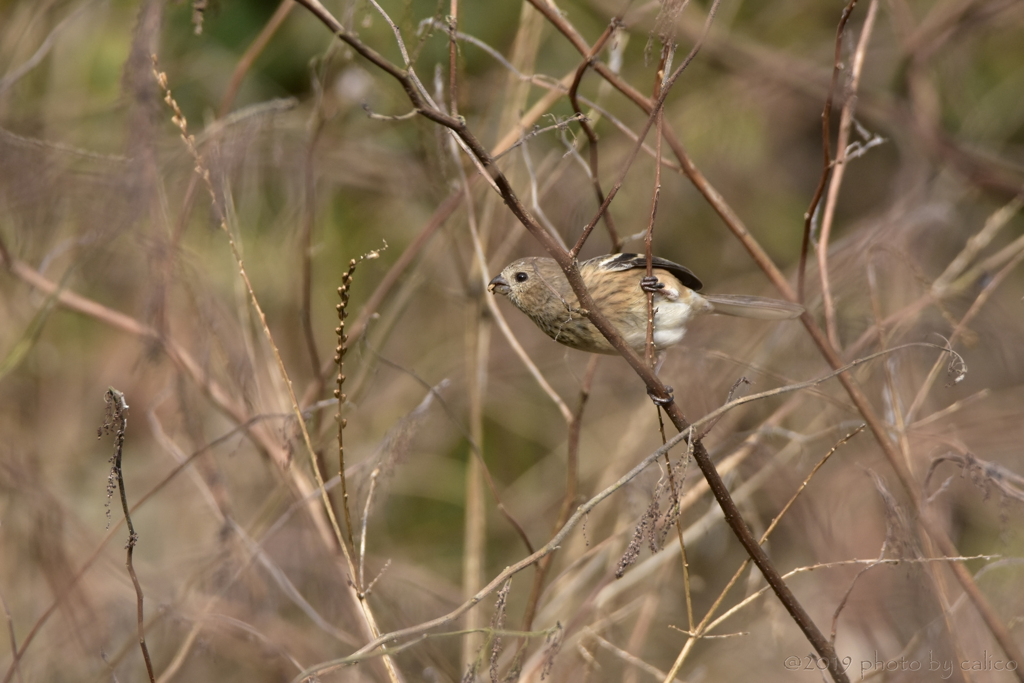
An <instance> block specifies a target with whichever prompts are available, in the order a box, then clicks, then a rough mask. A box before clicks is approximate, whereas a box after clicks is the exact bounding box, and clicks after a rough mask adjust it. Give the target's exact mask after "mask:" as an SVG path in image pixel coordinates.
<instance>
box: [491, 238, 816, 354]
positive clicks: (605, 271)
mask: <svg viewBox="0 0 1024 683" xmlns="http://www.w3.org/2000/svg"><path fill="white" fill-rule="evenodd" d="M652 265H653V266H654V268H653V273H654V276H655V277H656V278H657V282H652V283H649V286H650V287H651V288H652V289H653V291H654V307H655V315H654V346H655V348H656V349H658V350H661V349H665V348H667V347H669V346H673V345H675V344H678V343H679V342H680V341H681V340H682V338H683V335H684V334H685V333H686V325H687V323H689V321H690V320H691V319H692V318H693V317H694V316H696V315H699V314H701V313H724V314H726V315H735V316H740V317H745V318H759V319H762V320H786V319H790V318H795V317H797V316H799V315H800V314H801V313H803V310H804V309H803V307H801V306H798V305H796V304H791V303H789V302H787V301H778V300H776V299H764V298H761V297H752V296H729V295H701V294H698V293H697V291H698V290H700V288H701V287H702V286H703V285H702V283H701V281H700V280H699V279H698V278H697V276H696V275H694V274H693V273H691V272H690V271H689V270H688V269H687V268H684V267H683V266H681V265H679V264H678V263H673V262H671V261H667V260H665V259H662V258H657V257H655V258H654V259H653V261H652ZM646 268H647V260H646V258H645V257H644V256H642V255H638V254H610V255H607V256H598V257H597V258H592V259H590V260H588V261H584V262H583V263H581V264H580V275H581V276H582V277H583V283H584V284H585V285H586V286H587V289H588V290H589V291H590V295H591V296H592V297H593V298H594V302H595V303H596V304H597V306H598V308H600V309H601V311H602V312H603V313H604V314H605V315H606V316H607V317H608V320H609V322H611V324H612V325H614V326H615V328H616V329H617V330H618V331H619V332H620V333H621V334H622V336H623V338H624V339H625V340H626V343H627V344H629V345H630V346H631V347H632V348H633V350H634V351H636V352H637V353H643V351H644V345H645V344H646V340H647V294H646V292H645V291H644V289H643V288H642V287H641V282H642V280H643V279H644V275H645V274H646ZM488 290H490V291H491V292H492V293H495V294H504V295H505V296H507V297H508V298H509V301H511V302H512V303H513V304H514V305H515V307H516V308H518V309H519V310H521V311H522V312H523V313H525V314H526V315H528V316H529V317H530V319H531V320H533V322H535V323H537V326H538V327H540V329H542V330H544V332H545V334H547V335H548V336H549V337H551V338H552V339H554V340H555V341H557V342H560V343H562V344H565V345H566V346H571V347H572V348H574V349H579V350H580V351H589V352H590V353H616V351H615V349H614V348H613V347H612V345H611V344H609V343H608V340H607V339H605V338H604V335H602V334H601V333H600V332H599V331H598V330H597V328H596V327H594V326H593V324H592V323H591V322H590V321H589V320H587V318H586V316H585V315H583V313H582V311H581V310H580V306H579V301H578V300H577V298H576V295H575V294H573V292H572V289H571V288H570V287H569V281H568V280H566V279H565V275H564V274H563V273H562V269H561V268H559V266H558V264H557V263H556V262H555V261H554V260H553V259H550V258H541V257H531V258H524V259H519V260H518V261H513V262H512V263H510V264H509V265H508V266H507V267H506V268H505V269H504V270H502V271H501V274H500V275H498V276H497V277H495V278H494V279H493V280H491V283H490V285H489V286H488Z"/></svg>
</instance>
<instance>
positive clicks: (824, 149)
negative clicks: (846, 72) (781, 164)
mask: <svg viewBox="0 0 1024 683" xmlns="http://www.w3.org/2000/svg"><path fill="white" fill-rule="evenodd" d="M856 5H857V0H850V2H849V3H848V4H847V5H846V7H844V8H843V13H842V15H841V16H840V17H839V25H838V26H837V27H836V48H835V58H834V60H833V62H832V80H831V81H830V82H829V86H828V94H827V95H826V96H825V108H824V110H823V111H822V112H821V153H822V157H823V159H822V164H821V178H819V180H818V187H817V189H815V191H814V196H813V197H811V205H810V206H809V207H807V211H806V212H805V213H804V240H803V244H802V245H801V247H800V266H799V270H798V271H797V285H796V295H797V301H799V302H801V303H802V302H803V300H804V279H805V277H806V272H807V250H808V247H809V246H810V243H811V232H812V230H811V223H812V221H813V220H814V217H815V215H816V214H817V211H818V202H820V201H821V195H822V194H823V193H824V191H825V184H826V183H827V182H828V177H829V174H830V173H831V172H832V134H831V125H832V99H833V98H834V97H835V92H836V85H837V84H838V82H839V72H840V70H842V68H843V62H842V59H843V32H844V31H845V30H846V22H847V21H849V19H850V15H851V14H852V13H853V8H854V7H855V6H856Z"/></svg>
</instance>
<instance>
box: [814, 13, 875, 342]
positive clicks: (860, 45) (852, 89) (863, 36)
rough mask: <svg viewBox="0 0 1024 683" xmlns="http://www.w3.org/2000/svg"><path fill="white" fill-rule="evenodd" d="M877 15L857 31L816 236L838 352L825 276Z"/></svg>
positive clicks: (828, 324)
mask: <svg viewBox="0 0 1024 683" xmlns="http://www.w3.org/2000/svg"><path fill="white" fill-rule="evenodd" d="M877 15H878V0H871V5H870V6H868V14H867V16H866V17H865V18H864V26H863V27H862V28H861V31H860V40H858V41H857V49H856V51H855V52H854V55H853V69H852V70H851V72H850V82H849V85H848V86H847V90H846V93H845V94H844V97H845V99H846V102H845V103H844V104H843V113H842V114H841V116H840V119H839V137H838V138H837V139H836V162H835V167H834V169H833V170H832V182H831V183H829V186H828V195H827V196H826V197H825V209H824V211H822V215H821V229H820V230H819V232H818V249H817V252H818V275H819V277H820V278H821V297H822V307H823V308H824V314H825V331H826V332H827V333H828V339H829V342H831V344H832V347H833V348H835V349H839V348H840V343H839V328H838V327H837V325H836V306H835V303H834V301H833V299H832V288H831V286H829V279H828V278H829V273H828V244H829V238H830V237H831V235H832V220H833V219H834V218H835V214H836V204H837V203H838V200H839V188H840V187H842V185H843V177H844V176H845V174H846V162H847V159H846V153H847V145H848V144H849V141H850V128H851V126H852V124H853V111H854V109H855V108H856V106H857V88H858V86H859V85H860V75H861V72H862V71H863V68H864V55H865V54H867V46H868V41H869V40H871V31H872V29H873V28H874V25H875V17H876V16H877Z"/></svg>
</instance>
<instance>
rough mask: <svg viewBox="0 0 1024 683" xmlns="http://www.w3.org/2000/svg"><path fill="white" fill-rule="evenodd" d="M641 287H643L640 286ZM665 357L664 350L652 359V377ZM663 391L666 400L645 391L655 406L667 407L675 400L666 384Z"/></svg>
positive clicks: (666, 355)
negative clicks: (665, 393) (666, 394)
mask: <svg viewBox="0 0 1024 683" xmlns="http://www.w3.org/2000/svg"><path fill="white" fill-rule="evenodd" d="M652 277H653V276H652ZM644 279H645V280H646V279H647V278H644ZM653 279H654V281H655V282H657V281H658V278H653ZM659 284H660V283H659ZM641 286H643V285H642V284H641ZM661 286H662V287H664V286H665V285H661ZM667 357H668V354H667V353H665V351H664V350H661V351H658V355H657V356H655V359H654V375H655V376H657V375H658V373H660V372H661V366H662V365H664V364H665V358H667ZM665 391H666V392H668V398H661V397H660V396H655V395H654V394H653V393H652V392H651V390H650V389H648V390H647V395H648V396H650V397H651V400H652V401H654V403H655V405H659V406H667V405H668V404H669V403H672V401H674V400H676V399H675V397H674V396H672V387H670V386H669V385H667V384H666V385H665Z"/></svg>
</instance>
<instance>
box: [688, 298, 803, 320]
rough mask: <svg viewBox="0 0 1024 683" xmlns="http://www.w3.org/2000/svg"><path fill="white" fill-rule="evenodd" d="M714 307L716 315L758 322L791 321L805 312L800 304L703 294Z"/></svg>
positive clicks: (777, 300)
mask: <svg viewBox="0 0 1024 683" xmlns="http://www.w3.org/2000/svg"><path fill="white" fill-rule="evenodd" d="M701 296H703V297H704V298H705V299H707V300H708V301H709V302H710V303H711V306H712V309H711V310H712V311H713V312H714V313H723V314H725V315H734V316H736V317H739V318H755V319H757V320H790V319H792V318H796V317H799V316H800V315H801V314H802V313H803V312H804V307H803V306H801V305H800V304H794V303H790V302H788V301H780V300H779V299H766V298H764V297H760V296H743V295H737V294H702V295H701Z"/></svg>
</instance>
